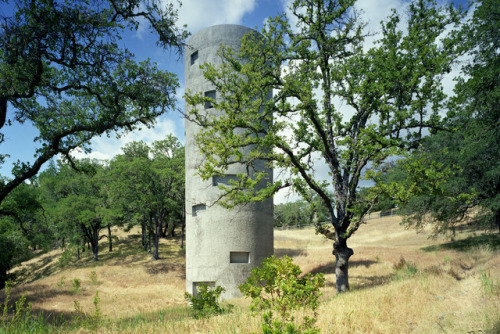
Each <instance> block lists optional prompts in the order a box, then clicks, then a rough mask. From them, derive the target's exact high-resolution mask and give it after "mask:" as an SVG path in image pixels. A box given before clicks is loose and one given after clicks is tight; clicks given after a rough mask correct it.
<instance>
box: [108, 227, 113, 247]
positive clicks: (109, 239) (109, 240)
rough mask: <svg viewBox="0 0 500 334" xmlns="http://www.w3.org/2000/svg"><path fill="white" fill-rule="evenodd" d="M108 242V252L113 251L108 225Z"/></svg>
mask: <svg viewBox="0 0 500 334" xmlns="http://www.w3.org/2000/svg"><path fill="white" fill-rule="evenodd" d="M108 242H109V251H110V252H112V251H113V241H112V240H111V226H110V225H108Z"/></svg>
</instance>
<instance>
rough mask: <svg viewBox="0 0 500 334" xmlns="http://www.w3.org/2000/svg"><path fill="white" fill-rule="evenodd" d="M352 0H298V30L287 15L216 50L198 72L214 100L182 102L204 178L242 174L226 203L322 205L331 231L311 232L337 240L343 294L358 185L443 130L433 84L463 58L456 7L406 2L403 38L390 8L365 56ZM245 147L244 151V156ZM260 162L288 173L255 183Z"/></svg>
mask: <svg viewBox="0 0 500 334" xmlns="http://www.w3.org/2000/svg"><path fill="white" fill-rule="evenodd" d="M354 2H355V1H353V0H330V1H323V0H315V1H304V0H296V1H294V2H293V4H292V5H291V7H290V9H291V11H292V13H293V15H294V16H295V19H296V20H297V25H296V27H291V26H290V23H289V22H290V18H287V17H286V16H285V15H282V16H279V17H275V18H270V19H269V20H268V21H267V24H266V27H265V28H264V29H263V30H262V36H255V35H249V36H247V37H246V38H244V39H243V40H242V45H241V48H240V50H239V51H238V52H236V51H234V50H231V49H229V48H224V47H222V48H221V51H220V56H221V57H222V59H223V65H222V66H221V67H220V68H215V67H214V66H213V65H211V64H205V65H203V69H204V75H205V78H206V79H207V80H209V81H210V82H211V83H212V84H213V85H214V86H215V89H216V90H217V94H218V95H217V96H218V97H219V96H220V99H219V98H218V99H217V100H213V99H210V98H208V97H205V96H202V95H201V94H198V95H196V94H189V93H188V94H187V101H188V103H189V104H191V105H193V106H194V108H193V110H192V111H191V113H190V115H188V117H189V118H190V119H191V120H192V121H194V122H198V123H199V124H200V125H202V126H203V127H204V130H203V131H202V132H201V133H200V134H199V135H198V136H197V141H198V145H199V147H200V150H201V152H202V153H203V154H204V155H205V156H206V159H205V160H204V162H203V164H202V165H201V166H200V169H199V171H200V175H202V177H205V178H209V177H211V175H213V174H223V173H224V171H225V170H226V169H227V167H228V166H229V165H230V164H233V163H240V164H245V165H247V166H248V170H249V173H247V174H242V175H239V176H238V182H235V183H234V184H232V186H231V187H227V189H226V190H227V194H226V197H225V198H224V199H223V200H221V201H219V202H220V203H221V204H222V205H225V206H228V207H233V206H236V205H239V204H241V203H245V202H248V201H258V200H263V199H264V198H267V197H269V196H272V195H273V194H275V193H276V192H277V191H278V190H280V189H282V188H285V187H293V188H294V189H295V190H296V191H297V192H298V193H300V194H301V195H302V196H303V197H304V198H305V199H306V200H308V199H310V196H311V190H312V192H313V193H315V194H316V195H317V196H318V197H319V198H320V199H321V202H322V205H323V206H324V208H325V209H326V211H327V212H328V224H318V226H317V230H318V232H320V233H322V234H323V235H324V236H326V237H327V238H330V239H332V240H334V244H333V254H334V255H335V258H336V271H335V272H336V276H337V291H339V292H343V291H347V290H348V289H349V282H348V260H349V257H350V256H351V255H352V254H353V251H352V249H351V248H349V247H348V246H347V240H348V239H349V237H351V236H352V235H353V233H354V232H355V231H356V230H358V228H359V227H360V225H361V224H362V223H363V221H364V220H363V217H364V215H365V214H366V212H367V211H368V210H369V207H370V206H369V205H366V203H363V201H361V200H360V199H358V197H357V188H358V185H359V181H360V179H361V178H362V177H363V174H364V172H365V171H366V169H367V168H375V167H377V166H378V165H379V164H380V163H382V162H383V161H385V160H386V158H388V157H389V156H391V155H396V154H398V153H400V152H403V151H408V150H411V149H414V148H416V147H418V145H419V142H420V141H421V138H422V137H423V133H424V131H425V129H430V130H432V131H435V130H437V129H440V128H442V127H443V123H442V121H441V117H440V113H442V112H443V108H444V105H443V103H444V100H445V97H446V96H445V94H444V93H443V90H442V87H441V78H442V76H443V75H444V74H446V73H448V72H449V71H450V68H451V67H450V66H451V65H452V63H453V61H454V60H455V59H456V57H457V56H458V55H459V53H460V50H459V49H458V47H457V45H458V43H456V41H455V40H454V39H453V35H454V29H453V27H456V25H457V24H458V23H459V20H460V18H461V17H462V16H463V13H462V12H461V11H460V10H455V9H454V8H453V7H452V6H449V7H447V8H440V7H437V6H436V4H435V3H433V2H428V1H423V0H419V1H412V2H411V3H410V4H409V7H408V12H407V17H406V19H407V23H406V29H405V31H402V30H400V28H399V26H400V21H402V16H401V14H399V13H396V12H395V11H393V12H392V14H391V15H390V16H389V17H388V18H387V20H385V21H384V22H382V25H381V30H382V37H381V38H380V39H379V40H378V42H377V43H376V44H375V46H373V47H371V48H369V49H368V50H365V46H364V44H363V42H364V37H365V36H364V30H363V28H364V24H363V22H362V21H361V19H360V16H359V15H360V14H359V13H358V12H357V11H356V9H355V8H354V7H353V5H354ZM448 29H449V30H448ZM271 90H272V91H273V92H274V94H273V97H272V98H271V99H267V96H268V92H270V91H271ZM204 102H210V103H212V104H213V106H214V108H215V109H216V110H221V111H223V113H213V114H205V113H204V111H203V108H197V107H196V106H200V105H202V104H203V103H204ZM341 106H344V107H341ZM213 138H217V139H218V140H213ZM242 148H245V150H247V151H248V150H250V151H251V152H250V153H249V154H247V155H243V154H242V153H241V149H242ZM259 160H260V161H266V162H267V163H269V164H270V165H271V166H272V167H273V168H275V169H280V170H286V171H287V172H288V173H289V174H288V175H289V177H288V178H286V179H280V180H276V181H275V182H274V183H273V184H271V183H267V185H266V184H265V185H266V186H264V187H262V183H264V182H265V180H266V177H267V175H265V173H264V172H256V173H253V172H252V173H251V172H250V171H253V167H254V165H255V163H256V161H259ZM319 161H321V162H322V163H324V164H325V165H326V166H327V167H328V171H329V178H328V179H327V180H321V179H319V178H317V176H316V175H315V171H316V166H317V164H318V163H319ZM332 188H333V189H332ZM331 190H333V194H334V195H333V197H331V196H329V191H331ZM371 200H373V199H371Z"/></svg>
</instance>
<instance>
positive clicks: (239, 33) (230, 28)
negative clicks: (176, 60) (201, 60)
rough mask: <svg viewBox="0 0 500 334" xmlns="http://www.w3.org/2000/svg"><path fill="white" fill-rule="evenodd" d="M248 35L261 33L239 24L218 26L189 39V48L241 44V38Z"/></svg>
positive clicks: (197, 33) (199, 32)
mask: <svg viewBox="0 0 500 334" xmlns="http://www.w3.org/2000/svg"><path fill="white" fill-rule="evenodd" d="M248 33H255V34H259V35H260V33H259V32H258V31H257V30H255V29H252V28H249V27H246V26H242V25H238V24H217V25H213V26H210V27H206V28H203V29H201V30H199V31H197V32H196V33H194V34H193V35H191V37H190V38H189V39H188V41H187V43H186V47H187V48H193V47H194V48H197V47H199V46H202V45H213V44H221V43H224V44H233V43H239V42H240V40H241V38H242V37H243V36H244V35H246V34H248Z"/></svg>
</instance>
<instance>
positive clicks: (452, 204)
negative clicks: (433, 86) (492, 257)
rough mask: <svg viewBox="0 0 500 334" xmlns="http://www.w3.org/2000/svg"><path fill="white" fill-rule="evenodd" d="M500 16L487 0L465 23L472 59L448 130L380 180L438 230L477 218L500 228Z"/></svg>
mask: <svg viewBox="0 0 500 334" xmlns="http://www.w3.org/2000/svg"><path fill="white" fill-rule="evenodd" d="M499 17H500V8H499V6H498V4H497V3H496V2H495V1H491V0H485V1H481V2H480V4H479V5H478V6H477V8H476V10H475V11H474V15H473V17H472V19H471V20H470V21H469V22H468V23H467V25H466V26H465V27H464V34H463V39H462V43H463V45H464V46H465V47H466V48H467V49H468V50H469V55H470V57H471V60H470V61H469V62H467V63H466V64H465V65H464V66H463V69H462V70H463V73H464V74H465V75H464V76H462V77H460V78H458V82H457V85H456V87H455V93H456V94H455V96H454V97H453V98H452V99H451V101H450V103H449V104H448V108H449V109H448V117H447V123H448V126H447V129H448V131H439V132H437V133H436V134H434V135H431V136H428V137H427V138H425V141H424V142H423V143H422V145H421V146H420V148H419V149H418V150H417V151H416V152H415V153H414V154H412V155H411V156H410V157H408V159H405V160H401V161H399V163H398V164H397V165H396V166H395V168H394V169H392V170H389V172H388V173H389V175H392V180H391V179H390V178H391V177H389V179H387V178H386V179H380V180H378V181H379V184H378V188H379V189H382V190H385V192H384V193H385V194H386V195H388V196H391V195H392V196H394V195H398V196H396V198H395V199H396V200H397V201H399V202H400V205H401V206H402V208H403V209H404V211H405V212H406V213H407V215H408V219H407V220H406V222H407V223H408V224H410V225H413V226H415V227H417V228H422V227H423V226H425V224H426V223H428V222H434V223H435V224H434V228H435V233H446V232H447V231H449V230H450V229H452V230H454V228H455V226H456V224H457V223H460V222H462V221H463V220H464V218H473V219H475V220H476V221H477V222H479V223H483V225H484V226H488V225H494V226H496V227H497V228H498V229H499V231H500V145H499V144H498V143H499V142H500V130H499V129H500V127H499V125H500V105H499V103H498V101H499V98H500V89H499V88H500V86H499V83H500V60H499V59H500V58H499V52H500V27H499ZM412 169H413V170H415V169H420V170H421V171H425V173H419V174H417V173H414V172H413V173H412V172H411V170H412ZM396 174H399V176H398V177H395V178H394V175H396ZM416 187H418V189H416V190H417V191H413V192H412V191H410V190H411V189H415V188H416ZM410 195H412V196H410ZM429 216H430V217H431V219H429Z"/></svg>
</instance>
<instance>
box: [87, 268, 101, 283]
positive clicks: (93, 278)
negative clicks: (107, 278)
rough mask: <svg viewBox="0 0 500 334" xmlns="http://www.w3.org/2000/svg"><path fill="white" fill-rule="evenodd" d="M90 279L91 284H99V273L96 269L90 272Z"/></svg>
mask: <svg viewBox="0 0 500 334" xmlns="http://www.w3.org/2000/svg"><path fill="white" fill-rule="evenodd" d="M89 280H90V284H93V285H97V284H99V281H98V280H97V273H96V272H95V270H92V271H91V272H90V274H89Z"/></svg>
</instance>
